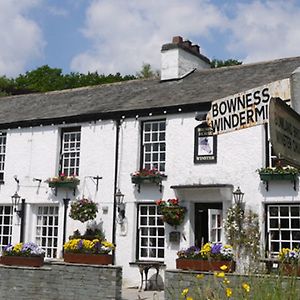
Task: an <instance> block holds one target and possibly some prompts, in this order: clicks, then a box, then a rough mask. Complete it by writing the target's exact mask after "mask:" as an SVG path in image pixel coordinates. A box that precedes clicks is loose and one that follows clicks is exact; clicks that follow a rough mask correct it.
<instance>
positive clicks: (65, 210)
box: [62, 198, 70, 253]
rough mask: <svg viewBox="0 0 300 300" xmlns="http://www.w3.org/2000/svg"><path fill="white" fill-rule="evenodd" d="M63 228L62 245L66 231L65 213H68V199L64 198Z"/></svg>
mask: <svg viewBox="0 0 300 300" xmlns="http://www.w3.org/2000/svg"><path fill="white" fill-rule="evenodd" d="M63 201H64V227H63V245H64V244H65V242H66V231H67V213H68V207H69V202H70V199H69V198H64V199H63ZM62 253H64V247H63V249H62Z"/></svg>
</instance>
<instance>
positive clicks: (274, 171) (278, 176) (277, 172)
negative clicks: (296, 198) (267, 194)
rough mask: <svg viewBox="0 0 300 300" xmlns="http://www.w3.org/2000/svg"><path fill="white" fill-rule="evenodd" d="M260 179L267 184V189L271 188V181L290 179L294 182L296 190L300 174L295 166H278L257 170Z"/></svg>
mask: <svg viewBox="0 0 300 300" xmlns="http://www.w3.org/2000/svg"><path fill="white" fill-rule="evenodd" d="M257 172H258V174H259V177H260V180H261V181H263V182H264V183H265V185H266V190H267V191H268V190H269V181H275V180H277V181H278V180H288V181H291V182H293V183H294V190H296V181H297V178H298V175H299V170H298V169H296V168H293V167H276V168H271V167H268V168H261V169H258V170H257Z"/></svg>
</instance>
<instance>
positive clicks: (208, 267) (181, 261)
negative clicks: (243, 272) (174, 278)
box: [176, 258, 235, 272]
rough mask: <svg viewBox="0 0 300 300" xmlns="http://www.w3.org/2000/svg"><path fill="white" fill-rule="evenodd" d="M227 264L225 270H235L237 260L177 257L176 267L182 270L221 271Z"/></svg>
mask: <svg viewBox="0 0 300 300" xmlns="http://www.w3.org/2000/svg"><path fill="white" fill-rule="evenodd" d="M222 266H226V267H227V269H226V270H225V271H224V272H234V271H235V261H228V260H218V261H217V260H216V261H214V260H202V259H192V258H177V259H176V269H181V270H194V271H203V272H209V271H218V272H220V271H221V267H222Z"/></svg>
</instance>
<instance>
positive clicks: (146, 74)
mask: <svg viewBox="0 0 300 300" xmlns="http://www.w3.org/2000/svg"><path fill="white" fill-rule="evenodd" d="M136 77H137V78H140V79H142V78H143V79H150V78H157V77H159V71H153V70H152V67H151V65H150V64H148V63H143V65H142V69H141V70H140V71H139V72H137V73H136Z"/></svg>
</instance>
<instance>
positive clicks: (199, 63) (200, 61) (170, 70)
mask: <svg viewBox="0 0 300 300" xmlns="http://www.w3.org/2000/svg"><path fill="white" fill-rule="evenodd" d="M210 67H211V66H210V60H209V59H208V58H207V57H206V56H204V55H202V54H201V53H200V47H199V46H198V45H192V42H191V41H189V40H186V41H184V40H183V38H182V37H181V36H174V37H173V39H172V43H169V44H164V45H163V46H162V48H161V80H170V79H179V78H182V77H184V76H185V75H187V74H189V73H190V72H191V71H193V70H194V69H198V70H199V69H209V68H210Z"/></svg>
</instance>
